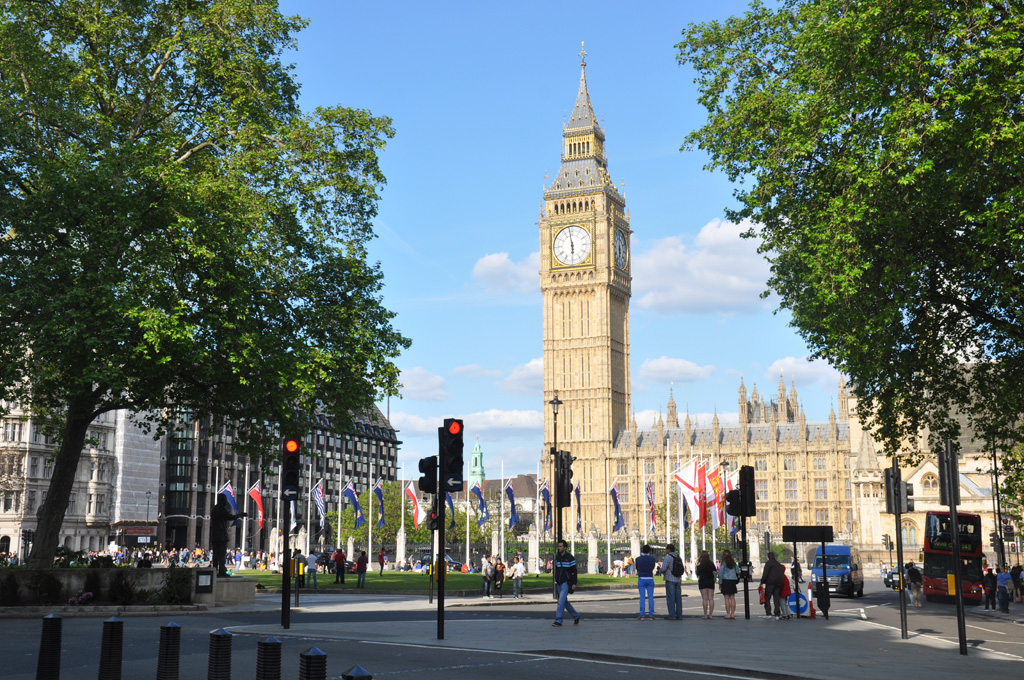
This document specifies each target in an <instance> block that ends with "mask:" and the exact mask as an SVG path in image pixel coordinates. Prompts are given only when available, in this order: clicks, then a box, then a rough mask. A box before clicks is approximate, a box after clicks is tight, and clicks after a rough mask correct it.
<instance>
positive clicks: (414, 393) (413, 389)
mask: <svg viewBox="0 0 1024 680" xmlns="http://www.w3.org/2000/svg"><path fill="white" fill-rule="evenodd" d="M401 380H402V397H403V398H404V399H417V400H419V401H445V400H446V399H448V393H447V392H445V390H444V386H445V380H444V378H442V377H441V376H439V375H434V374H433V373H431V372H430V371H428V370H427V369H425V368H420V367H419V366H415V367H413V368H410V369H408V370H405V371H402V378H401Z"/></svg>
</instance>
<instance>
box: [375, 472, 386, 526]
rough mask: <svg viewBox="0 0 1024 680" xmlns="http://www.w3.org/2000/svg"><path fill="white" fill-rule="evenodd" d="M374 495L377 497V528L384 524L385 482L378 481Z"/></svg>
mask: <svg viewBox="0 0 1024 680" xmlns="http://www.w3.org/2000/svg"><path fill="white" fill-rule="evenodd" d="M373 495H374V496H376V497H377V528H378V529H380V528H381V527H383V526H384V482H383V481H381V480H378V481H377V486H375V487H373Z"/></svg>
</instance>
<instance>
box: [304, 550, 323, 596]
mask: <svg viewBox="0 0 1024 680" xmlns="http://www.w3.org/2000/svg"><path fill="white" fill-rule="evenodd" d="M318 561H319V556H318V555H317V554H316V553H315V552H313V551H312V550H310V551H309V555H308V556H307V557H306V573H307V574H310V575H311V576H306V580H307V581H310V580H311V581H312V583H313V590H320V585H319V584H318V583H317V582H316V572H317V571H318V569H317V564H316V563H317V562H318Z"/></svg>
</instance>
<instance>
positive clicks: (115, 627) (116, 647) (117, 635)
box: [98, 616, 124, 680]
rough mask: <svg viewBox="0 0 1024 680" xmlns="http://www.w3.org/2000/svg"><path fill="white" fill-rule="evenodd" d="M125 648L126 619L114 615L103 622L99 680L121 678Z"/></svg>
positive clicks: (118, 679)
mask: <svg viewBox="0 0 1024 680" xmlns="http://www.w3.org/2000/svg"><path fill="white" fill-rule="evenodd" d="M123 648H124V621H122V620H121V619H119V618H117V617H116V616H112V617H110V618H109V619H107V620H106V621H104V622H103V642H102V644H101V645H100V674H99V676H98V677H99V680H121V654H122V650H123Z"/></svg>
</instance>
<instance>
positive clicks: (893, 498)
mask: <svg viewBox="0 0 1024 680" xmlns="http://www.w3.org/2000/svg"><path fill="white" fill-rule="evenodd" d="M884 472H885V513H886V514H887V515H895V514H896V508H897V503H898V500H899V494H898V493H897V492H896V489H895V488H894V487H895V483H894V482H893V474H892V468H891V467H887V468H885V470H884Z"/></svg>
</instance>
